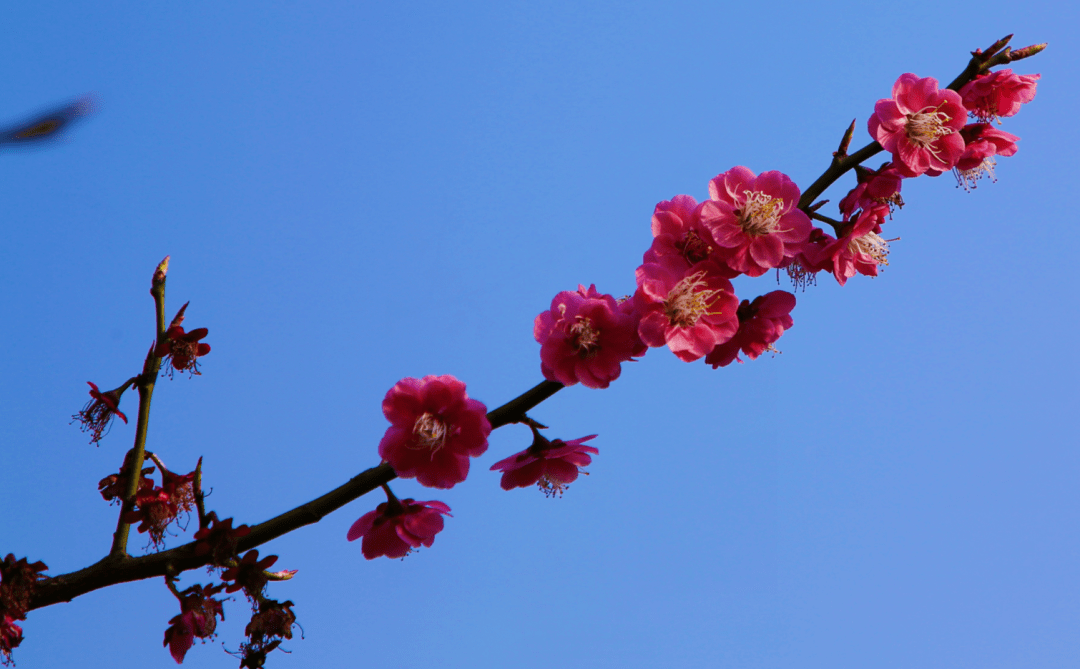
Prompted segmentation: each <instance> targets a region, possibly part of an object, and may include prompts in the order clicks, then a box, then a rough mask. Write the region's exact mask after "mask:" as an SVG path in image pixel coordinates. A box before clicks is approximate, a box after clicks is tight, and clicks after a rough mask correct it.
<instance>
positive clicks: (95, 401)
mask: <svg viewBox="0 0 1080 669" xmlns="http://www.w3.org/2000/svg"><path fill="white" fill-rule="evenodd" d="M86 383H87V385H89V386H90V401H89V402H87V404H86V406H84V407H83V408H82V411H80V412H79V413H77V414H75V415H74V416H72V418H73V419H74V420H77V421H79V422H80V423H82V431H83V432H89V433H90V443H91V444H96V443H97V442H99V441H101V438H102V437H104V436H105V435H106V434H108V433H109V429H110V428H111V426H112V421H113V418H117V417H119V418H120V420H122V421H124V422H125V423H127V422H128V419H127V416H125V415H124V413H123V412H122V411H120V409H119V407H120V396H121V395H123V394H124V391H125V390H127V388H128V385H129V384H128V383H125V384H124V385H122V386H120V387H119V388H116V389H115V390H109V391H107V392H101V391H100V390H98V387H97V385H96V384H95V383H93V382H91V381H87V382H86ZM73 422H74V421H73Z"/></svg>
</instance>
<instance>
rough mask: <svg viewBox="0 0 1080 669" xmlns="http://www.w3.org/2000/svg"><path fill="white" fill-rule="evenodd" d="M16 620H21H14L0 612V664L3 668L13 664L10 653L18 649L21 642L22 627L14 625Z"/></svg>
mask: <svg viewBox="0 0 1080 669" xmlns="http://www.w3.org/2000/svg"><path fill="white" fill-rule="evenodd" d="M16 620H21V618H14V617H12V616H9V615H8V614H6V613H3V612H0V664H2V665H4V666H8V665H13V664H15V660H14V659H12V657H11V651H13V650H15V649H16V648H18V647H19V644H21V643H22V640H23V631H22V627H20V626H19V625H16V624H15V621H16Z"/></svg>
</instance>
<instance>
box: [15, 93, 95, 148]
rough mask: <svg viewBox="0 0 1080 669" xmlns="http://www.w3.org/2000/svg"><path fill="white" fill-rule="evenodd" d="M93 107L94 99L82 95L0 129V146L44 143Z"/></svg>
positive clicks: (55, 136)
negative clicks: (60, 105)
mask: <svg viewBox="0 0 1080 669" xmlns="http://www.w3.org/2000/svg"><path fill="white" fill-rule="evenodd" d="M93 109H94V100H93V98H92V97H91V96H89V95H84V96H82V97H79V98H77V99H76V100H74V101H72V102H69V103H68V104H66V105H63V106H62V107H57V108H55V109H50V110H49V111H47V112H45V113H43V114H38V115H36V116H34V117H32V118H29V119H27V120H25V121H22V122H19V123H16V124H14V125H12V126H9V127H5V128H2V129H0V148H4V147H7V146H12V145H14V146H20V145H28V144H35V145H39V144H44V143H46V142H48V141H49V140H53V139H56V138H57V137H59V136H60V134H61V133H62V132H63V130H64V128H66V127H67V126H69V125H71V123H73V122H74V121H75V120H76V119H79V118H81V117H83V116H86V115H87V114H89V113H90V112H91V111H93Z"/></svg>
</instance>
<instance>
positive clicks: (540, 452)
mask: <svg viewBox="0 0 1080 669" xmlns="http://www.w3.org/2000/svg"><path fill="white" fill-rule="evenodd" d="M532 430H533V443H532V445H531V446H529V447H528V448H526V449H525V450H524V451H521V452H520V453H515V454H514V455H511V456H510V457H508V458H506V459H503V460H499V461H498V462H496V463H495V464H493V465H491V470H492V471H501V472H502V473H503V475H502V481H501V483H500V485H502V489H503V490H512V489H514V488H525V487H528V486H531V485H533V484H536V485H537V486H538V487H539V488H540V490H541V491H543V493H544V494H545V495H547V496H548V497H554V496H555V495H558V496H559V497H562V494H563V492H564V491H565V490H566V488H567V487H569V485H570V484H571V483H573V482H574V481H576V480H577V477H578V474H588V472H583V471H581V468H582V467H585V466H586V465H588V464H590V463H592V455H596V454H598V453H599V452H600V450H599V449H597V448H596V447H594V446H582V444H583V443H585V442H586V441H589V440H590V439H593V438H595V437H596V435H595V434H590V435H589V436H587V437H581V438H580V439H571V440H570V441H563V440H562V439H555V440H552V441H548V440H547V439H546V438H544V437H543V436H542V435H541V434H540V433H539V432H538V431H537V430H536V428H535V427H533V428H532ZM590 454H592V455H590Z"/></svg>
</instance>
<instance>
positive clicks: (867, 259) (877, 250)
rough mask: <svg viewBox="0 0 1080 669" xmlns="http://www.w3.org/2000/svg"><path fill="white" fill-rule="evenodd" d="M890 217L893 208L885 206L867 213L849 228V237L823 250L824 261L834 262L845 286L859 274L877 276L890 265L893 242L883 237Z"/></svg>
mask: <svg viewBox="0 0 1080 669" xmlns="http://www.w3.org/2000/svg"><path fill="white" fill-rule="evenodd" d="M888 215H889V208H888V207H887V206H886V205H883V204H879V205H876V206H874V207H871V208H870V209H863V210H862V211H860V212H859V213H858V214H857V215H856V217H855V219H854V220H853V221H851V222H850V223H848V224H847V226H846V228H847V230H846V232H845V234H843V235H841V236H840V238H839V239H837V240H835V241H833V242H830V243H829V245H828V246H826V247H825V248H824V249H823V250H822V252H821V253H822V259H823V260H825V259H828V260H830V261H831V263H832V272H833V276H835V277H836V281H837V282H838V283H839V284H840V285H841V286H843V285H844V284H845V283H847V280H848V279H850V278H851V277H853V276H855V274H856V273H859V274H864V275H866V276H877V275H878V267H879V266H881V265H888V264H889V243H888V242H889V240H887V239H883V238H882V237H881V234H880V233H881V224H882V223H884V221H885V217H886V216H888ZM894 241H895V240H894Z"/></svg>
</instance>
